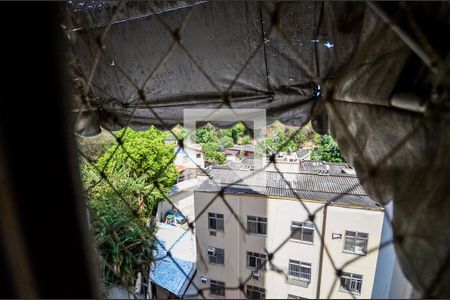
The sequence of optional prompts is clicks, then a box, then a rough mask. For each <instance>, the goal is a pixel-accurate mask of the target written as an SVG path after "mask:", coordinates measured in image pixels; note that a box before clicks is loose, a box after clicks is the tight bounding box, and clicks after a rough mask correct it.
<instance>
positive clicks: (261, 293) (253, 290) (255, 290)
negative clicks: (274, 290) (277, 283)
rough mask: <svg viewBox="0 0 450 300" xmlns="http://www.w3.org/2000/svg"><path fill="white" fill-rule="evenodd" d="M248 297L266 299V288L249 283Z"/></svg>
mask: <svg viewBox="0 0 450 300" xmlns="http://www.w3.org/2000/svg"><path fill="white" fill-rule="evenodd" d="M247 298H248V299H266V289H263V288H260V287H257V286H253V285H248V284H247Z"/></svg>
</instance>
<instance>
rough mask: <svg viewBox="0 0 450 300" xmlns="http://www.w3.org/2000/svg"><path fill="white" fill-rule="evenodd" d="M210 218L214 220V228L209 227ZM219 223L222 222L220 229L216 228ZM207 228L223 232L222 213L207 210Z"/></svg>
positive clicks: (223, 221)
mask: <svg viewBox="0 0 450 300" xmlns="http://www.w3.org/2000/svg"><path fill="white" fill-rule="evenodd" d="M219 216H222V217H221V218H220V217H219ZM211 220H214V222H215V225H216V226H215V227H216V228H212V227H211ZM220 223H221V224H222V229H218V224H220ZM208 230H210V231H217V232H225V220H224V214H219V213H212V212H208Z"/></svg>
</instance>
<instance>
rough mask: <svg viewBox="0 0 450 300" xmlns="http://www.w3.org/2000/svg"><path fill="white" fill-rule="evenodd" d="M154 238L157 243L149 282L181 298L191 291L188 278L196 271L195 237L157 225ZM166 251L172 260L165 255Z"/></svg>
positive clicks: (179, 228)
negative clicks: (156, 239)
mask: <svg viewBox="0 0 450 300" xmlns="http://www.w3.org/2000/svg"><path fill="white" fill-rule="evenodd" d="M156 237H157V238H158V241H159V242H157V250H156V253H155V260H154V264H153V265H152V267H151V270H150V280H151V281H152V282H154V283H155V284H157V285H159V286H161V287H163V288H165V289H166V290H168V291H169V292H171V293H173V294H175V295H177V296H179V297H181V296H183V294H185V292H186V291H187V290H188V289H189V290H190V289H191V288H190V287H189V278H191V277H192V276H193V274H194V273H195V270H196V248H195V237H194V235H193V234H192V233H191V232H190V231H189V230H185V229H183V228H181V227H177V226H172V225H168V224H164V223H158V231H157V233H156ZM168 251H170V254H171V256H172V258H173V260H172V259H171V258H170V257H169V256H168V255H167V252H168ZM177 265H178V266H177ZM180 268H181V269H182V270H183V271H181V270H180Z"/></svg>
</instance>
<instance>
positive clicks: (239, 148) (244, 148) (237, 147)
mask: <svg viewBox="0 0 450 300" xmlns="http://www.w3.org/2000/svg"><path fill="white" fill-rule="evenodd" d="M228 149H230V150H237V151H250V152H255V145H252V144H249V145H237V144H236V145H233V147H230V148H228Z"/></svg>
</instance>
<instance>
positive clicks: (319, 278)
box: [316, 203, 328, 299]
mask: <svg viewBox="0 0 450 300" xmlns="http://www.w3.org/2000/svg"><path fill="white" fill-rule="evenodd" d="M327 211H328V203H326V204H325V206H324V208H323V217H322V234H321V235H322V238H321V240H320V257H319V274H318V278H317V294H316V299H320V284H321V281H322V266H323V251H324V249H325V232H326V226H327Z"/></svg>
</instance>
